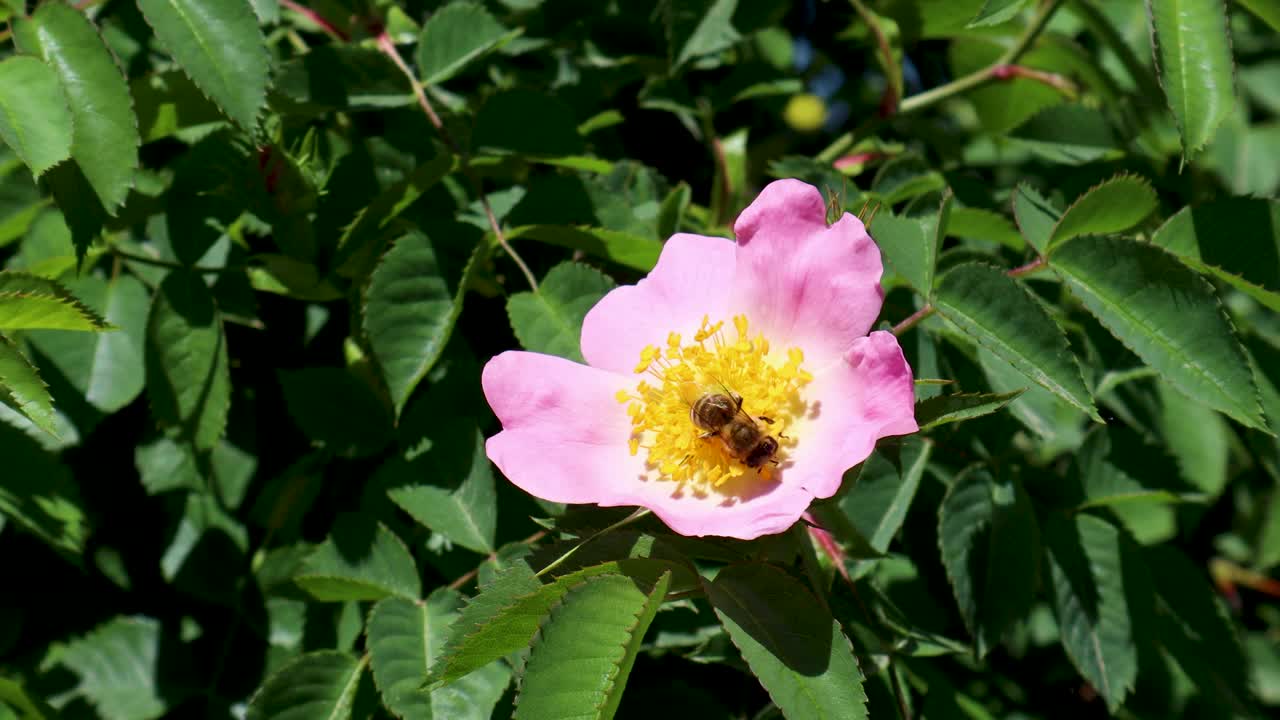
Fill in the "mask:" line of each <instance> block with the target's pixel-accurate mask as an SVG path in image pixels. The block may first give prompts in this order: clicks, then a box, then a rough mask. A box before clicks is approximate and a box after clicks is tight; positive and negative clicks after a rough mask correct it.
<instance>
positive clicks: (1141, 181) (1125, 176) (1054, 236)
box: [1019, 173, 1158, 255]
mask: <svg viewBox="0 0 1280 720" xmlns="http://www.w3.org/2000/svg"><path fill="white" fill-rule="evenodd" d="M1131 180H1132V181H1135V182H1137V184H1138V185H1140V186H1142V187H1144V188H1146V189H1147V190H1150V191H1151V195H1152V199H1153V200H1157V201H1158V199H1157V198H1156V191H1155V188H1153V187H1151V183H1150V182H1149V181H1148V180H1147V179H1146V178H1145V177H1142V176H1141V175H1137V174H1135V173H1119V174H1117V175H1114V176H1112V177H1110V178H1107V179H1106V180H1103V181H1102V182H1100V183H1098V184H1097V185H1094V186H1093V187H1091V188H1089V189H1088V190H1085V191H1084V192H1083V193H1080V196H1079V197H1077V198H1076V199H1075V201H1073V202H1072V203H1071V204H1070V205H1068V206H1067V209H1066V210H1063V211H1062V214H1061V215H1059V216H1058V221H1057V222H1056V223H1054V224H1053V228H1052V229H1051V230H1050V231H1049V238H1048V240H1047V241H1046V243H1045V247H1044V251H1045V254H1046V255H1049V254H1052V253H1053V249H1054V248H1055V247H1057V246H1058V245H1060V244H1062V243H1064V242H1066V241H1067V240H1070V239H1071V238H1067V240H1060V239H1058V228H1060V227H1062V221H1063V220H1065V219H1067V216H1068V215H1070V214H1071V211H1072V209H1074V208H1075V207H1076V206H1078V205H1079V204H1080V203H1082V202H1084V200H1085V198H1087V197H1089V196H1090V195H1092V194H1093V193H1094V191H1096V190H1099V189H1101V188H1103V187H1106V186H1108V185H1111V184H1112V183H1116V182H1127V181H1131ZM1150 215H1151V211H1148V212H1147V214H1146V215H1144V216H1143V217H1142V218H1139V219H1138V222H1136V223H1134V225H1137V224H1138V223H1141V222H1142V221H1143V220H1145V219H1146V218H1147V216H1150ZM1134 225H1130V226H1129V227H1133V226H1134ZM1127 229H1129V228H1122V229H1120V230H1117V231H1115V232H1117V233H1119V232H1123V231H1124V230H1127ZM1019 230H1021V228H1019ZM1081 234H1082V235H1090V234H1092V235H1096V234H1097V233H1081ZM1072 237H1080V235H1074V236H1072Z"/></svg>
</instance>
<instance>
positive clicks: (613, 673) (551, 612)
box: [513, 570, 671, 718]
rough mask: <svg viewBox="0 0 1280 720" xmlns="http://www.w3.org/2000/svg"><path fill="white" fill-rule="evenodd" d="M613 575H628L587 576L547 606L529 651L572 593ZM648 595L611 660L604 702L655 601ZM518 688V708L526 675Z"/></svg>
mask: <svg viewBox="0 0 1280 720" xmlns="http://www.w3.org/2000/svg"><path fill="white" fill-rule="evenodd" d="M670 576H671V571H669V570H668V571H665V572H663V573H662V575H661V576H659V579H658V583H659V584H660V583H661V582H662V578H669V577H670ZM613 577H620V578H627V576H626V575H621V574H616V573H603V574H601V575H593V576H591V577H589V578H586V579H585V580H583V581H582V582H580V583H577V584H575V585H574V586H573V587H571V588H569V589H568V590H567V591H565V593H564V594H563V595H561V596H560V597H559V598H557V599H556V601H555V602H554V603H553V604H552V605H551V607H549V608H547V612H546V614H544V615H543V616H542V619H541V620H540V621H539V623H538V629H537V631H535V632H534V634H533V638H531V639H530V640H529V652H530V654H532V653H533V652H535V651H536V650H537V647H538V644H539V642H540V641H541V640H542V633H543V629H544V628H546V626H547V624H548V623H550V622H551V621H552V620H554V619H555V618H554V616H555V614H556V611H557V610H559V609H560V608H562V607H563V606H564V604H565V603H566V602H567V601H568V599H569V596H570V595H572V594H573V593H574V592H576V591H578V590H581V589H582V588H584V587H586V586H587V585H590V584H591V583H593V582H596V581H598V580H603V579H605V578H613ZM627 579H630V578H627ZM647 595H648V597H647V598H646V600H645V602H644V604H643V605H641V606H640V609H638V610H636V612H635V613H634V614H633V615H632V616H631V620H630V622H629V624H628V626H627V640H626V641H625V642H623V643H622V645H621V646H620V648H621V650H622V652H621V653H619V655H618V659H617V660H614V661H611V662H610V664H611V665H612V666H613V669H612V670H610V672H609V678H608V680H607V681H606V682H605V685H604V688H603V691H604V702H608V699H609V696H610V694H612V692H613V686H614V683H616V682H617V680H618V675H619V673H620V672H621V670H622V662H623V661H624V660H625V659H626V655H627V646H628V645H630V644H631V638H632V637H633V636H634V634H635V629H636V626H637V625H639V624H640V616H641V615H643V614H644V612H645V610H647V609H648V607H649V603H650V602H652V601H653V595H652V591H651V592H650V593H647ZM657 602H658V603H659V604H661V603H662V598H658V599H657ZM517 688H518V689H517V692H516V697H515V702H514V705H515V707H516V708H519V707H520V698H521V697H523V696H524V677H523V676H521V677H520V679H519V681H518V685H517ZM602 709H604V708H603V706H602V705H597V706H596V710H597V712H598V711H600V710H602ZM513 717H514V715H513ZM600 717H601V716H599V715H597V718H600Z"/></svg>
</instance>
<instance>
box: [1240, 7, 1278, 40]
mask: <svg viewBox="0 0 1280 720" xmlns="http://www.w3.org/2000/svg"><path fill="white" fill-rule="evenodd" d="M1236 3H1237V4H1239V5H1243V6H1244V7H1245V8H1246V9H1248V11H1249V12H1251V13H1253V14H1254V15H1257V16H1258V18H1259V19H1261V20H1262V21H1263V22H1265V23H1266V24H1267V25H1269V26H1271V29H1272V30H1275V31H1277V32H1280V2H1277V1H1276V0H1236Z"/></svg>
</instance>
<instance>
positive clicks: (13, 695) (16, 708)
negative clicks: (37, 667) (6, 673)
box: [0, 677, 58, 720]
mask: <svg viewBox="0 0 1280 720" xmlns="http://www.w3.org/2000/svg"><path fill="white" fill-rule="evenodd" d="M4 710H12V712H17V713H22V714H21V715H12V714H11V715H9V716H8V717H10V718H13V719H14V720H54V718H57V717H58V712H57V711H56V710H54V709H53V708H52V707H50V706H49V704H48V703H47V702H45V701H44V700H42V699H41V698H39V697H37V696H33V695H31V694H29V693H28V692H27V690H26V688H24V687H23V686H22V684H21V683H17V682H14V681H13V680H10V679H8V678H4V677H0V713H2V712H3V711H4ZM0 717H5V716H4V715H3V714H0Z"/></svg>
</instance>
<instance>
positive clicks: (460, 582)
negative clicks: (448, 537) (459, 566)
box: [449, 530, 547, 590]
mask: <svg viewBox="0 0 1280 720" xmlns="http://www.w3.org/2000/svg"><path fill="white" fill-rule="evenodd" d="M546 535H547V531H546V530H539V531H538V532H536V533H534V534H532V535H530V536H529V537H527V538H525V539H523V540H521V541H520V544H521V545H532V544H533V543H536V542H538V541H539V540H541V539H542V538H544V537H546ZM497 558H498V554H497V553H489V557H488V558H487V559H486V560H485V562H489V561H490V560H496V559H497ZM479 574H480V565H477V566H475V567H473V568H471V570H470V571H468V572H466V573H465V574H463V575H462V576H461V577H459V578H458V579H457V580H454V581H453V582H451V583H449V589H450V590H461V589H462V588H463V587H464V586H465V585H466V584H467V583H469V582H471V581H472V580H473V579H475V576H476V575H479Z"/></svg>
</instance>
